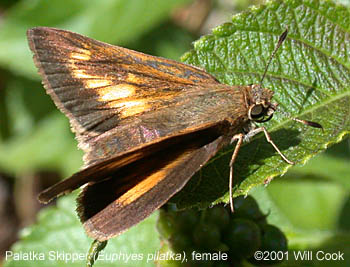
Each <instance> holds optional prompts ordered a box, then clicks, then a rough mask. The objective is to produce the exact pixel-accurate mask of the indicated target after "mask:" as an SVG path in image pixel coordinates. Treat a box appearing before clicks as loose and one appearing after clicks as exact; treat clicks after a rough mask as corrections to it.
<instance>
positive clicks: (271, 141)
mask: <svg viewBox="0 0 350 267" xmlns="http://www.w3.org/2000/svg"><path fill="white" fill-rule="evenodd" d="M261 132H264V134H265V137H266V141H267V142H269V143H270V144H271V145H272V146H273V148H274V149H275V150H276V151H277V153H278V154H279V155H280V156H281V158H282V159H283V160H284V161H285V162H287V163H288V164H291V165H294V164H295V163H294V162H293V161H290V160H289V159H287V157H286V156H285V155H283V153H282V152H281V151H280V150H279V148H278V147H277V146H276V144H275V143H274V142H273V140H272V139H271V136H270V134H269V132H268V131H267V130H266V128H265V127H259V128H256V129H253V130H251V131H250V132H249V133H247V134H246V135H245V136H244V141H247V140H249V139H250V138H252V137H253V136H254V135H256V134H258V133H261Z"/></svg>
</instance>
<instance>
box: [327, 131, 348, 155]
mask: <svg viewBox="0 0 350 267" xmlns="http://www.w3.org/2000/svg"><path fill="white" fill-rule="evenodd" d="M349 140H350V139H349V135H348V136H346V137H345V138H344V140H343V141H341V142H340V143H338V144H335V145H333V146H331V147H330V148H328V149H327V151H326V152H325V153H326V154H327V155H329V156H332V157H336V158H341V159H346V160H350V142H349Z"/></svg>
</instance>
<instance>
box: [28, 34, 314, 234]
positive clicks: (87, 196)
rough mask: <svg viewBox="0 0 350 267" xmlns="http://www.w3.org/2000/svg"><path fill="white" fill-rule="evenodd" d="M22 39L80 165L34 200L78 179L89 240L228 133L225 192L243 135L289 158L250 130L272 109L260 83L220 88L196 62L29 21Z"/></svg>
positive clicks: (194, 165)
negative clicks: (65, 121) (71, 135)
mask: <svg viewBox="0 0 350 267" xmlns="http://www.w3.org/2000/svg"><path fill="white" fill-rule="evenodd" d="M27 36H28V40H29V46H30V49H31V50H32V51H33V53H34V62H35V64H36V66H37V67H38V68H39V72H40V74H41V76H42V78H43V83H44V87H45V88H46V90H47V93H48V94H49V95H50V96H51V97H52V99H53V100H54V102H55V104H56V105H57V107H58V108H59V109H60V110H61V111H62V112H63V113H64V114H66V115H67V116H68V118H69V120H70V123H71V126H72V130H73V131H74V132H75V134H76V136H77V139H78V142H79V147H80V148H81V149H82V150H83V151H84V152H85V155H84V162H85V166H84V168H83V169H82V170H81V171H80V172H77V173H75V174H74V175H73V176H71V177H70V178H68V179H66V180H63V181H62V182H59V183H57V184H55V185H53V186H52V187H50V188H48V189H46V190H45V191H43V192H42V193H41V194H40V195H39V200H40V201H41V202H44V203H46V202H49V201H50V200H52V199H53V198H55V197H57V196H60V195H62V194H66V193H69V192H71V191H73V190H75V189H77V188H79V187H80V186H82V185H85V187H84V188H83V190H82V192H81V193H80V196H79V197H78V209H77V210H78V214H79V217H80V219H81V221H82V223H83V224H84V227H85V229H86V231H87V233H88V235H89V236H91V237H93V238H95V239H97V240H99V241H104V240H107V239H109V238H111V237H113V236H115V235H118V234H120V233H122V232H123V231H125V230H127V229H128V228H129V227H131V226H133V225H134V224H136V223H138V222H140V221H141V220H143V219H144V218H146V217H147V216H149V215H150V214H151V213H152V212H153V211H154V210H156V209H158V208H159V207H160V206H162V205H163V204H164V203H166V201H167V200H169V199H170V198H171V197H172V196H173V195H174V194H175V193H176V192H178V191H179V190H181V189H182V188H183V186H184V185H185V184H186V183H187V181H188V180H189V179H190V178H191V177H192V176H193V175H194V174H195V173H196V172H197V171H198V170H199V169H200V168H201V167H202V166H203V165H204V164H206V163H207V162H208V160H209V159H211V158H212V157H213V156H214V155H215V154H216V153H217V152H218V151H219V150H220V149H221V148H223V147H224V146H226V145H228V144H230V143H232V142H233V141H235V140H237V145H236V148H235V150H234V153H233V156H232V160H231V163H230V168H231V172H230V173H231V176H230V196H232V192H231V190H232V179H233V169H232V166H233V163H234V160H235V158H236V157H237V154H238V150H239V148H240V146H241V144H242V142H243V141H244V140H245V139H249V138H250V137H252V136H254V135H255V134H257V133H259V132H264V133H265V135H266V137H267V140H268V141H269V142H270V143H271V144H272V145H273V146H274V148H275V149H276V150H277V152H278V153H279V154H280V155H281V156H282V158H283V159H284V160H285V161H287V162H289V163H291V164H292V162H291V161H289V160H288V159H286V158H285V157H284V156H283V154H282V153H281V152H280V151H279V149H278V148H277V146H276V145H275V144H274V143H273V141H272V140H271V139H270V136H269V134H268V133H267V131H266V130H265V128H264V127H256V124H255V123H262V122H265V121H268V120H269V119H271V118H272V116H273V113H274V112H275V110H276V108H277V104H273V103H271V98H272V95H273V92H272V91H271V90H269V89H265V88H262V86H261V85H260V84H259V85H249V86H228V85H225V84H221V83H220V82H219V81H218V80H216V79H215V78H214V77H213V76H212V75H210V74H208V73H206V72H205V71H204V70H202V69H199V68H196V67H193V66H190V65H186V64H182V63H179V62H176V61H173V60H169V59H164V58H159V57H155V56H150V55H146V54H143V53H139V52H135V51H132V50H128V49H125V48H121V47H118V46H112V45H109V44H106V43H102V42H99V41H96V40H93V39H90V38H88V37H85V36H82V35H79V34H76V33H73V32H69V31H65V30H59V29H54V28H46V27H38V28H33V29H30V30H28V32H27ZM286 36H287V31H285V32H284V33H283V34H282V35H281V37H280V40H279V43H278V45H277V47H276V49H275V51H277V49H278V47H279V46H280V45H281V44H282V42H283V40H284V39H285V38H286ZM271 58H272V57H271ZM271 58H270V59H271ZM270 62H271V60H270ZM266 69H267V67H266ZM265 73H266V71H265ZM264 76H265V74H264ZM295 120H297V121H300V122H302V123H304V124H308V125H311V126H313V127H318V128H320V127H321V126H320V125H319V124H317V123H313V122H308V121H303V120H298V119H295ZM231 207H232V201H231ZM232 208H233V207H232Z"/></svg>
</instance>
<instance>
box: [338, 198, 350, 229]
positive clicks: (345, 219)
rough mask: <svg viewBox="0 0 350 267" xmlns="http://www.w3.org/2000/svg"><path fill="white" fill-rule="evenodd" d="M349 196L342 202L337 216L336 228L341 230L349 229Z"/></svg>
mask: <svg viewBox="0 0 350 267" xmlns="http://www.w3.org/2000/svg"><path fill="white" fill-rule="evenodd" d="M349 214H350V197H348V199H347V200H346V201H345V202H344V205H343V208H342V210H341V212H340V214H339V217H338V228H339V229H340V230H343V231H350V219H349V216H350V215H349Z"/></svg>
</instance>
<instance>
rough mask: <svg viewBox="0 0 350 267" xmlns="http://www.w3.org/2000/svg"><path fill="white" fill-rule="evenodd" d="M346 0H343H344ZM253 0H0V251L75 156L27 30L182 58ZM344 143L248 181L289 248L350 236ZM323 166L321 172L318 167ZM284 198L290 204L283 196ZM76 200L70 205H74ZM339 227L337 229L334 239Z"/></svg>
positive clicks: (338, 242)
mask: <svg viewBox="0 0 350 267" xmlns="http://www.w3.org/2000/svg"><path fill="white" fill-rule="evenodd" d="M342 2H343V3H345V4H346V1H342ZM256 3H259V1H258V0H256V1H248V0H242V1H229V0H217V1H210V0H202V1H200V0H198V1H191V0H168V1H164V0H114V1H111V0H99V1H86V0H74V1H68V0H50V1H47V0H35V1H24V0H23V1H15V0H6V1H4V0H2V1H1V2H0V221H1V224H0V257H3V256H4V253H5V251H6V250H9V248H10V246H11V245H12V244H13V242H15V241H16V240H17V239H18V231H19V230H20V229H22V228H23V227H24V226H28V225H31V224H33V223H34V222H35V221H36V213H37V212H38V210H39V209H40V208H41V206H40V205H39V203H38V202H37V200H36V195H37V193H38V192H40V191H41V190H42V189H43V188H45V187H47V186H48V185H50V184H53V183H54V182H56V181H58V180H59V179H61V178H63V177H66V176H68V175H70V174H72V173H74V172H76V171H77V170H79V168H80V166H81V165H82V160H81V158H82V152H81V151H79V150H78V149H77V147H76V145H77V143H76V141H75V139H74V135H73V134H72V133H71V132H70V129H69V123H68V120H67V119H66V118H65V116H64V115H63V114H61V113H60V112H59V111H58V110H57V109H56V108H55V106H54V104H53V102H52V101H51V99H50V97H48V96H47V95H46V93H45V90H44V89H43V87H42V85H41V80H40V77H39V75H38V74H37V70H36V69H35V67H34V64H33V62H32V54H31V52H30V51H29V48H28V46H27V41H26V35H25V33H26V30H27V29H28V28H31V27H34V26H51V27H57V28H62V29H67V30H71V31H74V32H78V33H80V34H84V35H87V36H89V37H92V38H95V39H98V40H101V41H104V42H107V43H111V44H116V45H120V46H124V47H127V48H131V49H134V50H138V51H142V52H145V53H148V54H152V55H157V56H163V57H167V58H172V59H176V60H179V58H180V56H181V55H182V54H183V53H184V52H186V51H188V50H189V49H191V43H192V42H193V41H194V40H196V39H198V38H199V37H200V36H201V35H203V34H206V33H208V32H210V29H211V28H213V27H215V26H217V25H219V24H221V23H223V22H225V21H229V20H230V18H231V16H232V15H233V14H234V13H236V12H239V11H241V10H244V9H245V8H246V7H247V6H248V5H250V4H256ZM349 166H350V143H349V141H348V139H345V140H343V141H342V142H341V143H339V144H337V145H335V146H333V147H332V148H331V149H329V150H327V151H326V153H323V154H321V155H319V156H317V157H315V158H313V159H312V160H311V161H310V162H309V163H308V164H307V165H306V166H304V167H294V168H293V169H292V170H291V171H290V172H288V174H287V175H285V176H284V177H283V179H275V180H274V181H273V182H272V183H271V184H270V185H269V186H268V187H267V189H265V188H255V189H254V190H253V191H252V194H253V196H255V197H256V199H257V201H258V202H259V204H260V205H261V207H262V209H263V210H265V211H266V212H270V216H269V220H270V221H271V223H275V224H278V225H279V227H281V229H282V230H284V231H285V232H286V234H287V236H288V238H289V244H290V246H292V247H294V248H304V249H305V248H310V249H311V248H316V247H318V248H319V247H327V246H332V247H339V248H340V249H343V248H345V244H350V234H349V233H350V220H349V214H350V199H349V192H350V174H349V173H350V172H349V170H350V167H349ZM321 169H322V170H324V169H327V172H326V175H325V172H324V171H322V170H321ZM290 203H294V204H293V205H290ZM72 209H73V208H72ZM338 236H342V238H341V239H338Z"/></svg>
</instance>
